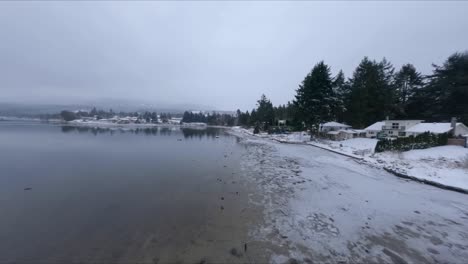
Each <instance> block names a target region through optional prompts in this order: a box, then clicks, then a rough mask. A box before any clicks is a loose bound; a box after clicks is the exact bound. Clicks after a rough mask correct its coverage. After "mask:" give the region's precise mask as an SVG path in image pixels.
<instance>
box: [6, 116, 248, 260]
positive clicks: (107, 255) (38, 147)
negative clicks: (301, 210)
mask: <svg viewBox="0 0 468 264" xmlns="http://www.w3.org/2000/svg"><path fill="white" fill-rule="evenodd" d="M243 151H244V150H243V147H242V145H241V144H238V142H237V139H236V138H235V137H233V136H230V135H228V134H226V133H225V131H223V130H222V129H214V128H208V129H206V130H193V129H179V128H154V129H137V130H127V131H124V130H106V129H90V128H76V127H64V126H56V125H49V124H37V123H36V124H33V123H11V122H1V123H0V215H1V217H0V262H9V261H18V262H39V261H42V262H47V263H51V262H64V261H75V262H122V263H128V262H137V261H138V262H148V263H158V262H160V263H162V262H175V261H180V262H192V263H193V262H200V261H203V260H207V261H234V260H236V258H235V256H232V254H231V255H230V254H229V251H230V250H231V249H232V248H238V249H241V248H242V247H243V245H244V242H245V241H246V240H247V239H248V238H247V231H248V230H247V229H248V223H249V221H250V220H251V219H250V220H249V216H245V215H242V213H243V212H244V211H245V210H246V208H247V207H248V206H249V204H248V201H247V200H248V199H247V193H246V192H247V187H246V186H244V185H243V184H242V175H240V174H241V173H240V171H239V162H240V157H241V155H242V153H243ZM25 188H31V189H30V190H25Z"/></svg>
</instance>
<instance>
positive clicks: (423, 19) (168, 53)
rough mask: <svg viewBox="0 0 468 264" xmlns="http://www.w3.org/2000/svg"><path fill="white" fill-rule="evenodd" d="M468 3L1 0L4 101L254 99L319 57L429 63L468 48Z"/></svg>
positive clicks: (226, 106) (221, 105) (221, 103)
mask: <svg viewBox="0 0 468 264" xmlns="http://www.w3.org/2000/svg"><path fill="white" fill-rule="evenodd" d="M467 11H468V2H443V1H441V2H433V1H426V2H422V1H421V2H408V3H404V2H354V1H353V2H253V3H250V2H224V1H221V2H214V1H211V2H186V1H179V2H94V3H93V2H79V1H72V2H18V3H16V2H0V36H1V44H0V75H1V78H0V101H27V102H37V101H41V102H48V103H49V102H53V103H56V102H60V101H63V102H67V103H70V102H80V101H83V100H88V99H95V98H114V99H130V100H142V101H143V100H144V101H146V102H156V103H157V102H166V103H177V104H180V103H192V104H193V103H196V104H200V105H208V106H213V107H215V108H217V109H220V110H235V109H237V108H241V109H243V110H247V109H251V108H252V107H254V106H255V101H256V100H257V99H258V98H259V97H260V95H261V94H262V93H265V94H266V95H267V96H268V97H269V98H270V99H271V100H272V101H273V103H274V104H275V105H276V104H280V103H281V104H283V103H286V102H287V101H288V100H292V99H293V96H294V93H295V89H296V88H297V86H298V84H299V83H300V82H301V81H302V79H303V78H304V76H305V75H306V74H307V72H308V71H310V69H311V68H312V67H313V65H314V64H315V63H317V62H318V61H320V60H325V62H326V63H327V64H329V65H330V66H331V69H332V72H333V74H336V72H337V71H338V70H339V69H343V70H344V72H345V75H346V77H350V75H351V74H352V71H353V69H354V68H355V67H356V66H357V64H358V63H359V62H360V60H361V59H362V58H363V57H364V56H369V57H370V58H373V59H378V60H380V59H381V58H382V57H384V56H385V57H387V59H388V60H390V61H391V62H392V63H393V64H394V65H395V66H396V67H399V66H401V65H402V64H403V63H407V62H411V63H413V64H414V65H415V66H416V68H417V69H418V70H420V71H422V72H423V73H430V71H431V69H432V67H431V63H441V62H442V61H443V60H444V59H445V58H447V57H448V56H449V55H450V54H452V53H454V52H456V51H464V50H467V49H468V34H467V32H468V15H467Z"/></svg>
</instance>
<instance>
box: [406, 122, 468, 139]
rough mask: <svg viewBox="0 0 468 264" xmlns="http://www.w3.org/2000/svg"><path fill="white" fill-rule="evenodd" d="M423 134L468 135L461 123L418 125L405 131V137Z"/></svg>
mask: <svg viewBox="0 0 468 264" xmlns="http://www.w3.org/2000/svg"><path fill="white" fill-rule="evenodd" d="M424 132H430V133H433V134H443V133H450V134H452V135H453V136H454V137H461V136H463V135H465V134H467V133H468V127H466V126H465V125H464V124H463V123H419V124H417V125H414V126H412V127H410V128H408V129H407V130H406V136H417V135H419V134H422V133H424Z"/></svg>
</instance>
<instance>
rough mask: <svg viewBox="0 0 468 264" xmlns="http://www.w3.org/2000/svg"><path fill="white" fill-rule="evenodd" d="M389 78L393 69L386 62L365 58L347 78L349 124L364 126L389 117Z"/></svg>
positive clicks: (391, 94)
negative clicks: (348, 83) (348, 81)
mask: <svg viewBox="0 0 468 264" xmlns="http://www.w3.org/2000/svg"><path fill="white" fill-rule="evenodd" d="M392 75H393V67H392V66H391V64H390V63H389V62H388V61H386V60H385V59H384V60H382V62H379V63H377V62H376V61H371V60H369V59H368V58H367V57H364V59H363V60H362V61H361V63H360V64H359V66H358V67H357V68H356V70H355V71H354V73H353V78H351V79H350V85H351V94H350V101H349V106H348V110H349V112H350V113H349V120H347V121H348V122H349V123H351V124H352V125H353V126H355V127H365V126H367V125H369V124H372V123H374V122H376V121H379V120H383V119H385V117H386V116H389V115H390V114H391V110H392V102H393V99H392V98H393V92H394V89H393V88H394V85H393V84H392V79H393V76H392Z"/></svg>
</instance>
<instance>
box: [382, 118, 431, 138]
mask: <svg viewBox="0 0 468 264" xmlns="http://www.w3.org/2000/svg"><path fill="white" fill-rule="evenodd" d="M423 121H424V120H385V121H384V122H385V124H384V126H383V127H382V137H407V136H409V135H407V134H406V131H407V130H408V129H409V128H411V127H413V126H415V125H417V124H419V123H421V122H423Z"/></svg>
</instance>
